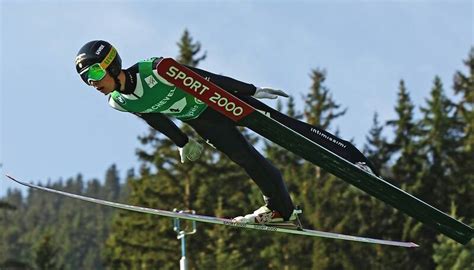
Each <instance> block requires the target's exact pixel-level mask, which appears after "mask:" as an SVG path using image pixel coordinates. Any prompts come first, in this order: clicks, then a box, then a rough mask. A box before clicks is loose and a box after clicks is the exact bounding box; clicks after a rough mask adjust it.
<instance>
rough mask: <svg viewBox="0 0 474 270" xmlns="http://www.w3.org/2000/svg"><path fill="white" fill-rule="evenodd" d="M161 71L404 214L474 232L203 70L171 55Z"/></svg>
mask: <svg viewBox="0 0 474 270" xmlns="http://www.w3.org/2000/svg"><path fill="white" fill-rule="evenodd" d="M156 70H157V72H158V74H159V75H160V76H161V77H162V78H160V79H164V80H166V81H168V82H170V83H172V84H174V85H175V86H176V87H178V88H180V89H182V90H183V91H186V92H188V93H190V94H191V95H193V96H194V97H196V98H197V99H199V100H201V101H203V102H204V103H206V104H207V105H208V106H209V107H211V108H212V109H214V110H216V111H218V112H220V113H222V114H224V115H225V116H226V117H228V118H230V119H232V120H233V121H235V122H237V123H239V124H242V125H244V126H247V127H249V128H250V129H251V130H253V131H255V132H256V133H258V134H260V135H262V136H263V137H265V138H267V139H269V140H271V141H273V142H274V143H276V144H278V145H280V146H282V147H284V148H286V149H287V150H289V151H291V152H293V153H295V154H297V155H299V156H300V157H302V158H304V159H306V160H308V161H309V162H312V163H313V164H315V165H317V166H319V167H321V168H324V169H325V170H327V171H328V172H330V173H332V174H334V175H335V176H337V177H339V178H341V179H342V180H344V181H346V182H348V183H349V184H352V185H354V186H356V187H357V188H359V189H361V190H363V191H365V192H367V193H368V194H370V195H371V196H374V197H376V198H378V199H379V200H382V201H384V202H385V203H387V204H389V205H391V206H393V207H395V208H396V209H398V210H400V211H402V212H404V213H405V214H407V215H409V216H411V217H413V218H415V219H416V220H418V221H420V222H422V223H423V224H426V225H428V226H430V227H432V228H433V229H435V230H437V231H438V232H441V233H443V234H445V235H446V236H448V237H450V238H452V239H454V240H455V241H457V242H459V243H461V244H467V243H468V242H469V241H470V240H471V238H472V237H473V236H474V229H473V228H471V227H470V226H468V225H466V224H464V223H462V222H460V221H458V220H456V219H454V218H452V217H450V216H449V215H447V214H445V213H443V212H442V211H440V210H438V209H437V208H435V207H433V206H431V205H429V204H427V203H425V202H424V201H422V200H420V199H418V198H416V197H415V196H413V195H411V194H409V193H407V192H405V191H403V190H402V189H400V188H398V187H396V186H394V185H392V184H390V183H389V182H387V181H385V180H383V179H382V178H379V177H377V176H374V175H372V174H370V173H367V172H365V171H363V170H361V169H359V168H358V167H356V166H355V165H354V164H352V163H351V162H349V161H347V160H345V159H344V158H342V157H339V156H337V155H336V154H334V153H332V152H331V151H329V150H327V149H325V148H324V147H322V146H320V145H318V144H317V143H315V142H313V141H311V140H309V139H307V138H306V137H304V136H303V135H301V134H299V133H298V132H296V131H294V130H292V129H290V128H288V127H287V126H285V125H283V124H281V123H280V122H278V121H277V120H276V119H274V118H272V115H271V113H270V112H266V111H261V110H256V109H255V108H254V107H252V106H251V105H249V104H248V103H246V102H244V101H242V100H240V99H239V98H237V97H235V96H234V95H232V94H231V93H229V92H227V91H225V90H224V89H222V88H220V87H219V86H217V85H215V84H214V83H212V82H210V81H207V80H206V79H205V78H203V77H202V76H200V75H199V74H197V73H195V72H193V71H192V70H190V69H189V68H187V67H185V66H183V65H181V64H179V63H178V62H176V61H175V60H174V59H172V58H163V59H162V60H161V61H160V62H159V63H158V65H157V67H156Z"/></svg>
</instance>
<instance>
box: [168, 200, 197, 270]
mask: <svg viewBox="0 0 474 270" xmlns="http://www.w3.org/2000/svg"><path fill="white" fill-rule="evenodd" d="M173 211H174V212H177V213H186V214H193V215H194V214H196V211H194V210H178V209H176V208H175V209H174V210H173ZM191 224H192V225H191V230H186V229H188V228H187V226H186V227H185V228H184V229H181V222H180V220H179V218H175V219H174V221H173V230H174V231H175V232H176V233H177V234H178V237H177V238H178V240H179V239H181V259H180V260H179V269H180V270H187V269H188V260H187V258H186V235H189V234H194V233H196V221H194V220H193V221H192V222H191Z"/></svg>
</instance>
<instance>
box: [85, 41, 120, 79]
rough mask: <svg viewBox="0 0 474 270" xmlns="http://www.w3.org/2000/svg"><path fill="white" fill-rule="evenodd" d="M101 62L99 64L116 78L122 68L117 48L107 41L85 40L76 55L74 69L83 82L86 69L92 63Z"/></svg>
mask: <svg viewBox="0 0 474 270" xmlns="http://www.w3.org/2000/svg"><path fill="white" fill-rule="evenodd" d="M96 63H101V66H103V68H105V70H106V71H107V72H108V73H109V74H110V75H111V76H112V77H113V78H114V80H116V79H117V77H118V75H119V74H120V71H121V70H122V59H121V58H120V55H119V54H118V52H117V50H116V49H115V48H114V46H112V45H111V44H110V43H108V42H107V41H103V40H93V41H90V42H87V43H86V44H85V45H84V46H82V48H81V49H80V50H79V52H78V53H77V56H76V71H77V73H79V74H80V75H81V78H82V80H83V81H84V82H86V83H88V81H87V72H86V70H87V69H88V68H89V67H90V66H91V65H93V64H96Z"/></svg>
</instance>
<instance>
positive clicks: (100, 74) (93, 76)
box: [80, 63, 107, 84]
mask: <svg viewBox="0 0 474 270" xmlns="http://www.w3.org/2000/svg"><path fill="white" fill-rule="evenodd" d="M106 74H107V71H106V70H105V69H104V68H103V67H102V66H101V65H100V63H96V64H93V65H92V66H90V67H88V68H86V69H85V70H83V71H82V72H81V73H80V75H81V78H82V80H83V81H84V82H85V83H87V84H90V82H91V81H100V80H102V79H103V78H104V77H105V75H106Z"/></svg>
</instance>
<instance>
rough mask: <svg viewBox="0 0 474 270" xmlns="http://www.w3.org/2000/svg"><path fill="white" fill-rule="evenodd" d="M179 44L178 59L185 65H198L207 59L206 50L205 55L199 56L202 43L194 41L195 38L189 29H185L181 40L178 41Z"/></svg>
mask: <svg viewBox="0 0 474 270" xmlns="http://www.w3.org/2000/svg"><path fill="white" fill-rule="evenodd" d="M177 45H178V47H179V55H178V57H177V58H176V59H177V61H178V62H179V63H181V64H183V65H188V66H191V67H197V66H198V65H199V63H200V62H201V61H203V60H205V59H206V56H207V53H206V52H205V53H204V54H203V55H201V56H199V57H197V55H198V54H199V53H200V52H201V43H200V42H195V43H193V38H192V37H191V35H190V34H189V31H188V30H187V29H185V30H184V33H183V35H182V36H181V40H180V42H178V43H177Z"/></svg>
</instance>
